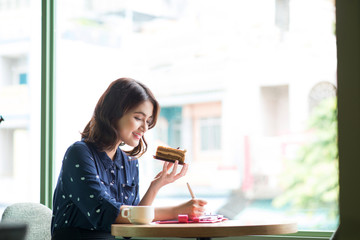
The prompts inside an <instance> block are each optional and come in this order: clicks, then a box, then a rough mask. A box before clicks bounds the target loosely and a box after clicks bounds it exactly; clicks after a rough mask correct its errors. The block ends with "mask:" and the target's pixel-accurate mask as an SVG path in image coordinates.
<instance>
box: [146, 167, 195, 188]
mask: <svg viewBox="0 0 360 240" xmlns="http://www.w3.org/2000/svg"><path fill="white" fill-rule="evenodd" d="M178 166H179V162H178V161H176V162H175V163H169V162H164V165H163V169H162V171H161V172H159V173H158V174H157V175H156V176H155V178H154V180H153V181H152V183H154V184H156V185H158V187H163V186H165V185H166V184H169V183H172V182H175V181H176V180H178V179H179V178H181V177H183V176H185V174H186V172H187V169H188V167H189V165H188V164H186V163H184V165H183V166H182V168H181V171H180V172H179V173H177V169H178ZM171 168H172V170H171V171H170V172H169V170H170V169H171Z"/></svg>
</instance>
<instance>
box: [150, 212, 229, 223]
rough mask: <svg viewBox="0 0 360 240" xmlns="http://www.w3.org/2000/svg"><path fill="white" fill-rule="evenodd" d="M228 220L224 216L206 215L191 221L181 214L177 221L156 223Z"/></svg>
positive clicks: (169, 221)
mask: <svg viewBox="0 0 360 240" xmlns="http://www.w3.org/2000/svg"><path fill="white" fill-rule="evenodd" d="M225 220H227V218H224V217H223V216H222V215H204V216H201V217H195V218H192V219H189V217H188V215H186V214H179V215H178V219H177V220H166V221H156V222H155V223H159V224H166V223H216V222H222V221H225Z"/></svg>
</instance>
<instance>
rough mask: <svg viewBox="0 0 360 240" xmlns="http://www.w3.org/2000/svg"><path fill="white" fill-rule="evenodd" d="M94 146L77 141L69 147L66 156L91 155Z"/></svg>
mask: <svg viewBox="0 0 360 240" xmlns="http://www.w3.org/2000/svg"><path fill="white" fill-rule="evenodd" d="M91 148H92V146H91V145H90V144H88V143H86V142H84V141H76V142H74V143H73V144H71V145H70V146H69V148H68V149H67V153H66V155H73V154H76V155H78V154H88V153H91Z"/></svg>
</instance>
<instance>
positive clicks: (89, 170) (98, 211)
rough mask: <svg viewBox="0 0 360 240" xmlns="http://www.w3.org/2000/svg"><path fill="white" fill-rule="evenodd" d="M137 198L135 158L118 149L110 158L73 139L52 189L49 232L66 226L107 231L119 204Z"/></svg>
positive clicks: (137, 169)
mask: <svg viewBox="0 0 360 240" xmlns="http://www.w3.org/2000/svg"><path fill="white" fill-rule="evenodd" d="M139 201H140V198H139V165H138V160H137V159H136V158H134V157H128V156H127V155H126V154H125V153H124V152H123V151H122V150H121V149H120V148H118V149H117V151H116V154H115V158H114V161H112V160H111V159H110V158H109V157H108V155H107V154H106V153H105V152H101V151H98V150H97V149H96V147H95V146H94V145H92V144H89V143H85V142H83V141H79V142H75V143H74V144H73V145H71V146H70V147H69V148H68V150H67V151H66V153H65V156H64V159H63V163H62V168H61V171H60V175H59V178H58V182H57V185H56V188H55V191H54V200H53V218H52V222H51V233H52V234H53V232H54V231H55V230H57V229H62V228H70V227H72V228H83V229H89V230H100V231H106V232H110V230H111V224H112V223H114V221H115V219H116V217H117V216H118V214H119V212H120V206H121V205H123V204H125V205H138V204H139Z"/></svg>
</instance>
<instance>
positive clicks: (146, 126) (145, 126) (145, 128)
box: [140, 122, 149, 132]
mask: <svg viewBox="0 0 360 240" xmlns="http://www.w3.org/2000/svg"><path fill="white" fill-rule="evenodd" d="M140 128H141V130H142V131H144V132H146V131H147V130H148V128H149V127H148V125H147V122H143V123H142V124H141V126H140Z"/></svg>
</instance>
